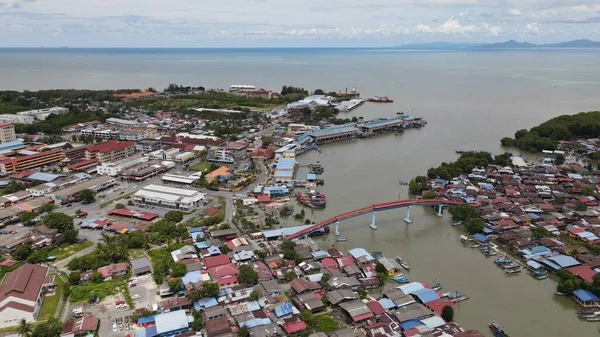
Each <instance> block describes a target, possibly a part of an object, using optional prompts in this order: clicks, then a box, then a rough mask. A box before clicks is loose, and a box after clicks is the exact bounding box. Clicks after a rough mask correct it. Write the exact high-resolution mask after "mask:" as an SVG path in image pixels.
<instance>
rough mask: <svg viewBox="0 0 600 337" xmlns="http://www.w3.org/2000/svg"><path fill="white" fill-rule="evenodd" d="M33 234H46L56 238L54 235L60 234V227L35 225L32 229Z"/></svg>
mask: <svg viewBox="0 0 600 337" xmlns="http://www.w3.org/2000/svg"><path fill="white" fill-rule="evenodd" d="M31 234H33V235H39V236H44V237H46V238H49V239H54V237H55V236H56V235H57V234H58V229H53V228H48V227H47V226H44V225H40V226H36V227H33V228H32V229H31Z"/></svg>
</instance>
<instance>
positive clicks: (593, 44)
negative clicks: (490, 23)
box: [393, 39, 600, 50]
mask: <svg viewBox="0 0 600 337" xmlns="http://www.w3.org/2000/svg"><path fill="white" fill-rule="evenodd" d="M393 48H399V49H447V50H454V49H457V50H461V49H536V48H539V49H541V48H600V42H597V41H592V40H588V39H580V40H573V41H566V42H559V43H546V44H533V43H529V42H526V41H524V42H519V41H515V40H509V41H506V42H499V43H452V42H428V43H412V44H403V45H399V46H395V47H393Z"/></svg>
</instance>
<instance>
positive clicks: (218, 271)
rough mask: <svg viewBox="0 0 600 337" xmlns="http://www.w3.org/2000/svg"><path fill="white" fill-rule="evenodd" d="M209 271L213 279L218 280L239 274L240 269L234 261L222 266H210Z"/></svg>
mask: <svg viewBox="0 0 600 337" xmlns="http://www.w3.org/2000/svg"><path fill="white" fill-rule="evenodd" d="M208 273H209V274H210V276H211V277H212V278H213V279H215V280H218V279H220V278H223V277H228V276H237V275H238V274H239V273H240V271H239V269H238V267H237V266H236V265H235V264H234V263H230V264H226V265H222V266H215V267H210V268H208Z"/></svg>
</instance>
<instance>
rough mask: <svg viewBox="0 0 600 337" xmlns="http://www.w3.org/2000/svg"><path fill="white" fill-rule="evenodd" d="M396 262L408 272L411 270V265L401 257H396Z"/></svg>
mask: <svg viewBox="0 0 600 337" xmlns="http://www.w3.org/2000/svg"><path fill="white" fill-rule="evenodd" d="M396 262H398V264H399V265H400V266H401V267H402V268H404V269H406V270H410V265H409V264H408V262H406V261H404V259H402V257H401V256H400V255H398V256H396Z"/></svg>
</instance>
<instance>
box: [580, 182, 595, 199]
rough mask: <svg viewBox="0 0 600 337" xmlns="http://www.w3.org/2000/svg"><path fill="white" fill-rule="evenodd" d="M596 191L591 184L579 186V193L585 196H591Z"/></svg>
mask: <svg viewBox="0 0 600 337" xmlns="http://www.w3.org/2000/svg"><path fill="white" fill-rule="evenodd" d="M595 193H596V191H595V190H594V188H593V187H592V186H589V185H588V186H584V187H582V188H581V194H583V195H585V196H586V197H591V196H593V195H594V194H595Z"/></svg>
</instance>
